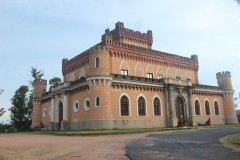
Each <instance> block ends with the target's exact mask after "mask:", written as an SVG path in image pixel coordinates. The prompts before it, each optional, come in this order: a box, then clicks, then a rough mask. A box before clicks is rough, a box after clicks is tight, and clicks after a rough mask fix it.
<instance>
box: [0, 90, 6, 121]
mask: <svg viewBox="0 0 240 160" xmlns="http://www.w3.org/2000/svg"><path fill="white" fill-rule="evenodd" d="M3 91H4V90H3V89H0V95H1V94H2V92H3ZM5 112H6V111H5V110H4V108H0V117H1V116H2V115H3V114H4V113H5Z"/></svg>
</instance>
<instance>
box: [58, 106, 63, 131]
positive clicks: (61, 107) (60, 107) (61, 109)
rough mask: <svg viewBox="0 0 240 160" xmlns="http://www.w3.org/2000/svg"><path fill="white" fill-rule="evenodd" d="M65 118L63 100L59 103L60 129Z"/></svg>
mask: <svg viewBox="0 0 240 160" xmlns="http://www.w3.org/2000/svg"><path fill="white" fill-rule="evenodd" d="M62 120H63V104H62V102H60V103H59V123H58V129H59V130H60V129H61V122H62Z"/></svg>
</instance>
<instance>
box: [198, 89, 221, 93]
mask: <svg viewBox="0 0 240 160" xmlns="http://www.w3.org/2000/svg"><path fill="white" fill-rule="evenodd" d="M194 91H205V92H215V93H223V91H220V90H218V91H216V90H210V89H194Z"/></svg>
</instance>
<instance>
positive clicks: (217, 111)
mask: <svg viewBox="0 0 240 160" xmlns="http://www.w3.org/2000/svg"><path fill="white" fill-rule="evenodd" d="M214 109H215V115H220V113H219V106H218V102H217V101H215V102H214Z"/></svg>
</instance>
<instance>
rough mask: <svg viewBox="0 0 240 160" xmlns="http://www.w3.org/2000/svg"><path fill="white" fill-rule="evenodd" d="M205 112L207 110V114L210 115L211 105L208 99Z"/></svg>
mask: <svg viewBox="0 0 240 160" xmlns="http://www.w3.org/2000/svg"><path fill="white" fill-rule="evenodd" d="M205 112H206V115H207V116H208V115H210V114H211V113H210V105H209V102H208V101H205Z"/></svg>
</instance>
